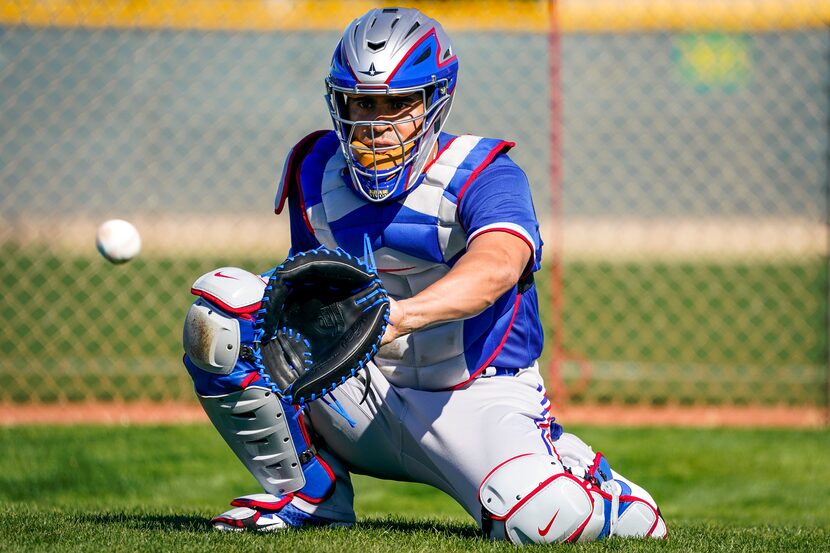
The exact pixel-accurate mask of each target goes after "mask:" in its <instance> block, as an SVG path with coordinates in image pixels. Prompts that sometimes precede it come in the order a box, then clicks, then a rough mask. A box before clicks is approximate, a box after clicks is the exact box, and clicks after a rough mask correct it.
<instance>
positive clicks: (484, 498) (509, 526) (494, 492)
mask: <svg viewBox="0 0 830 553" xmlns="http://www.w3.org/2000/svg"><path fill="white" fill-rule="evenodd" d="M478 497H479V501H480V502H481V505H482V529H483V530H484V532H485V533H486V534H487V535H488V536H489V537H490V539H495V540H498V539H505V540H507V541H509V542H511V543H513V544H516V545H519V544H525V543H552V542H566V541H573V540H575V539H576V538H578V537H579V536H580V534H581V533H582V531H583V529H584V528H585V526H586V525H587V524H588V522H589V521H590V519H591V516H592V514H593V513H594V510H595V509H594V499H593V498H592V496H591V494H590V493H589V492H588V491H587V490H586V489H585V488H584V487H583V485H582V483H581V482H580V481H579V480H578V479H577V478H575V477H574V476H572V475H570V474H568V473H567V472H566V471H565V469H564V467H563V466H562V463H560V462H559V460H558V459H556V458H555V457H551V456H548V455H542V454H536V453H532V454H526V455H520V456H518V457H514V458H512V459H509V460H507V461H505V462H504V463H502V464H501V465H499V466H497V467H496V468H495V469H493V471H491V472H490V474H489V475H487V477H486V478H485V479H484V481H483V482H482V484H481V487H480V488H479V493H478Z"/></svg>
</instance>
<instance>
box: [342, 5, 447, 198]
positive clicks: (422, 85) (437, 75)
mask: <svg viewBox="0 0 830 553" xmlns="http://www.w3.org/2000/svg"><path fill="white" fill-rule="evenodd" d="M457 76H458V58H457V57H456V55H455V50H454V49H453V47H452V44H451V43H450V39H449V37H448V36H447V35H446V33H445V32H444V30H443V28H442V27H441V24H440V23H438V22H437V21H435V20H434V19H431V18H429V17H427V16H425V15H424V14H422V13H421V12H419V11H418V10H416V9H408V8H382V9H374V10H370V11H369V12H368V13H366V14H365V15H363V16H362V17H359V18H357V19H355V20H354V21H352V23H351V24H349V26H348V27H346V30H345V31H344V33H343V37H342V38H341V40H340V43H339V44H338V45H337V48H336V49H335V51H334V56H332V61H331V67H330V69H329V74H328V76H327V77H326V92H327V94H326V100H327V102H328V105H329V112H330V113H331V118H332V121H333V122H334V130H335V131H336V132H337V134H338V136H339V138H340V145H341V149H342V151H343V155H344V156H345V157H346V163H347V164H348V167H349V172H350V174H351V177H352V179H351V180H352V183H353V185H354V188H355V190H356V191H357V192H358V193H359V194H361V195H362V196H363V197H364V198H366V199H367V200H369V201H371V202H382V201H389V200H392V199H394V198H397V197H399V196H401V195H403V194H405V193H406V192H408V191H409V190H411V189H412V188H414V187H415V186H417V184H418V183H419V182H420V180H421V172H422V171H423V169H424V167H425V166H426V164H427V163H428V161H429V156H430V152H431V151H432V149H433V147H434V145H435V143H436V141H437V140H438V134H439V133H440V132H441V129H442V128H443V126H444V123H445V122H446V120H447V116H448V115H449V111H450V107H451V105H452V98H453V93H454V92H455V84H456V80H457ZM415 93H418V94H420V95H421V100H422V101H423V108H424V109H423V114H420V115H417V116H411V117H408V118H401V119H396V120H394V121H392V122H391V126H392V128H393V129H394V134H395V135H396V137H397V144H395V145H392V146H375V145H374V144H372V145H364V144H362V143H360V142H359V141H357V140H356V134H355V133H356V131H358V130H359V129H362V131H363V132H364V133H368V134H369V136H371V137H373V138H374V136H375V129H378V128H379V127H384V128H388V127H389V126H390V121H388V120H387V121H361V120H353V119H351V118H350V113H349V109H348V99H349V96H354V95H360V96H363V95H411V94H415ZM402 123H414V124H415V125H414V126H415V128H416V129H417V130H416V132H415V133H414V134H413V135H412V136H403V135H402V134H401V133H400V132H399V130H398V128H397V125H399V124H402Z"/></svg>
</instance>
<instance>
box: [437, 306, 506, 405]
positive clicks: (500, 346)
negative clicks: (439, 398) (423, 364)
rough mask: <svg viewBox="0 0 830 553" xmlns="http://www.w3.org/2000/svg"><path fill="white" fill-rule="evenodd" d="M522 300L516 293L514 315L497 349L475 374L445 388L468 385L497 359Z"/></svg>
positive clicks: (455, 388)
mask: <svg viewBox="0 0 830 553" xmlns="http://www.w3.org/2000/svg"><path fill="white" fill-rule="evenodd" d="M521 301H522V295H521V294H516V302H515V303H514V304H513V315H512V316H511V317H510V324H509V325H507V330H506V331H505V332H504V336H502V338H501V342H499V345H498V347H497V348H496V351H494V352H493V354H492V355H490V357H488V358H487V361H485V362H484V363H483V364H482V365H481V366H480V367H479V368H477V369H476V370H475V372H473V374H471V375H470V378H468V379H467V380H465V381H464V382H461V383H460V384H456V385H455V386H450V387H449V388H445V389H447V390H457V389H458V388H461V387H463V386H466V385H467V384H469V383H470V382H472V381H473V380H475V379H476V378H477V377H478V375H480V374H481V372H482V371H483V370H484V369H486V368H487V367H489V366H490V363H492V362H493V359H495V358H496V357H497V356H498V354H499V353H500V352H501V348H503V347H504V343H505V342H507V337H508V336H510V331H511V330H513V323H514V322H516V313H518V312H519V303H520V302H521Z"/></svg>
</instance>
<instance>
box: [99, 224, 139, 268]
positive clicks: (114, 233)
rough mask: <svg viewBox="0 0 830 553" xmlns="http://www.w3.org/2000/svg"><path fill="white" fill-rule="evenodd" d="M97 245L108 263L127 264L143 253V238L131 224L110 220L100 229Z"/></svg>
mask: <svg viewBox="0 0 830 553" xmlns="http://www.w3.org/2000/svg"><path fill="white" fill-rule="evenodd" d="M95 245H96V246H98V251H99V252H101V255H103V256H104V257H106V258H107V260H108V261H110V262H112V263H126V262H127V261H129V260H130V259H132V258H134V257H135V256H137V255H138V252H140V251H141V236H140V235H139V234H138V230H136V228H135V227H134V226H133V225H132V224H131V223H129V222H127V221H124V220H123V219H110V220H109V221H106V222H104V223H103V224H102V225H101V226H100V227H98V232H97V233H96V235H95Z"/></svg>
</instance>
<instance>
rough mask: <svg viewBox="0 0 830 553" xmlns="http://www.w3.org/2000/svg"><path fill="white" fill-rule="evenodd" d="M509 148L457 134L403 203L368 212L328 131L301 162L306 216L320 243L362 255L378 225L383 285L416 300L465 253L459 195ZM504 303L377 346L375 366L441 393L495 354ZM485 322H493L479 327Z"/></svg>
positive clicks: (503, 329) (402, 381) (397, 379)
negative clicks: (367, 235)
mask: <svg viewBox="0 0 830 553" xmlns="http://www.w3.org/2000/svg"><path fill="white" fill-rule="evenodd" d="M511 146H512V144H511V143H508V142H505V141H502V140H496V139H491V138H481V137H478V136H471V135H463V136H458V137H455V138H453V139H451V140H450V141H449V142H448V143H447V144H445V146H444V148H443V149H442V150H441V152H440V153H439V156H438V158H437V159H436V160H435V161H434V162H433V164H432V165H431V166H430V167H429V169H428V170H427V172H426V175H425V177H424V179H423V181H422V182H421V183H420V184H419V185H418V186H417V187H416V188H415V189H414V190H412V191H411V192H410V193H409V194H407V195H406V196H405V197H404V198H403V199H401V200H400V201H398V202H391V203H389V204H376V205H373V206H372V208H373V209H374V210H376V212H377V216H374V213H373V216H371V217H367V215H366V213H365V208H366V206H367V204H366V202H365V201H364V200H362V199H360V198H359V197H358V196H357V195H356V194H355V193H354V192H353V191H352V190H351V188H350V187H349V185H348V183H347V181H346V180H344V179H345V178H348V177H345V176H344V175H345V174H346V173H345V169H346V162H345V159H344V158H343V154H342V153H341V151H340V149H339V145H338V142H337V138H336V136H335V135H334V133H331V134H330V135H326V136H323V137H322V138H321V139H320V140H318V141H317V143H316V144H315V145H314V147H313V148H312V149H311V151H310V152H309V154H308V156H307V158H306V162H305V163H303V165H302V170H301V173H300V186H301V192H302V196H303V203H304V207H305V212H306V219H307V220H308V222H309V225H310V226H311V230H312V231H313V233H314V235H315V237H316V238H317V240H318V241H319V242H320V243H321V244H322V245H324V246H326V247H327V248H329V249H334V248H337V247H338V246H339V247H341V248H343V249H345V250H346V251H349V252H353V253H358V254H359V252H362V250H363V240H364V238H363V237H364V234H365V233H367V232H369V233H370V234H371V233H372V232H375V233H376V232H377V228H378V226H381V227H382V236H381V239H382V243H383V244H384V245H383V247H381V248H379V249H377V250H375V252H374V256H375V261H376V262H377V266H378V271H379V273H380V276H381V279H382V281H383V285H384V287H385V288H386V289H387V291H388V292H389V295H390V296H392V297H395V298H408V297H412V296H413V295H415V294H417V293H419V292H420V291H421V290H423V289H425V288H426V287H428V286H429V285H430V284H432V283H433V282H435V281H436V280H438V279H439V278H441V277H443V276H444V275H445V274H447V272H449V270H450V268H451V266H452V263H454V262H455V259H456V258H457V257H458V256H459V254H461V253H463V251H464V250H465V248H466V246H467V234H466V232H465V231H464V229H463V228H462V227H461V225H460V223H459V221H458V215H457V209H458V203H459V200H460V198H461V197H462V196H463V193H464V192H465V190H466V188H467V186H469V184H470V183H471V182H472V181H473V180H474V179H475V176H476V175H477V174H478V173H479V172H480V171H481V170H482V169H483V168H484V167H486V166H487V165H488V164H489V163H490V162H491V161H492V160H493V158H494V157H495V156H496V154H498V153H499V152H503V151H507V150H508V149H509V148H510V147H511ZM321 167H322V168H324V170H323V171H322V173H321V172H320V168H321ZM499 308H503V306H499V305H496V306H493V307H491V308H490V310H493V311H492V312H489V313H488V311H490V310H487V311H485V312H484V313H482V314H481V315H479V316H478V317H476V318H473V319H469V320H466V321H453V322H449V323H445V324H441V325H437V326H434V327H432V328H429V329H426V330H421V331H419V332H415V333H413V334H410V335H408V336H405V337H403V338H400V339H398V340H395V341H394V342H392V343H391V344H388V345H386V346H385V347H383V348H381V349H380V351H379V352H378V354H377V355H376V356H375V363H376V364H377V365H378V368H380V370H381V371H382V372H383V373H384V374H385V376H386V377H387V379H388V380H389V381H390V382H392V383H393V384H396V385H398V386H402V387H408V388H417V389H422V390H440V389H446V388H451V387H453V386H457V385H460V384H462V383H464V382H466V381H468V380H470V379H471V378H473V377H475V376H476V375H477V373H478V372H480V371H481V370H483V369H484V368H485V366H486V362H485V361H486V360H487V359H492V354H493V353H494V351H495V350H494V348H495V346H493V345H490V346H489V347H488V346H486V345H485V344H484V343H483V342H485V341H486V340H485V338H486V337H487V336H488V335H489V334H490V333H496V334H498V335H499V336H502V335H505V334H506V333H507V332H509V330H510V325H509V324H508V323H510V322H511V321H509V318H508V320H507V321H505V320H504V318H499V317H498V314H499V313H497V312H496V309H499ZM482 320H487V321H489V325H488V324H483V325H482V324H481V323H480V321H482ZM494 320H495V322H493V321H494ZM465 326H466V327H467V329H466V332H465ZM497 326H500V327H499V328H496V327H497ZM465 337H466V341H465ZM499 342H500V340H496V341H495V343H496V344H498V343H499ZM482 364H483V365H484V366H482Z"/></svg>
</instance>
